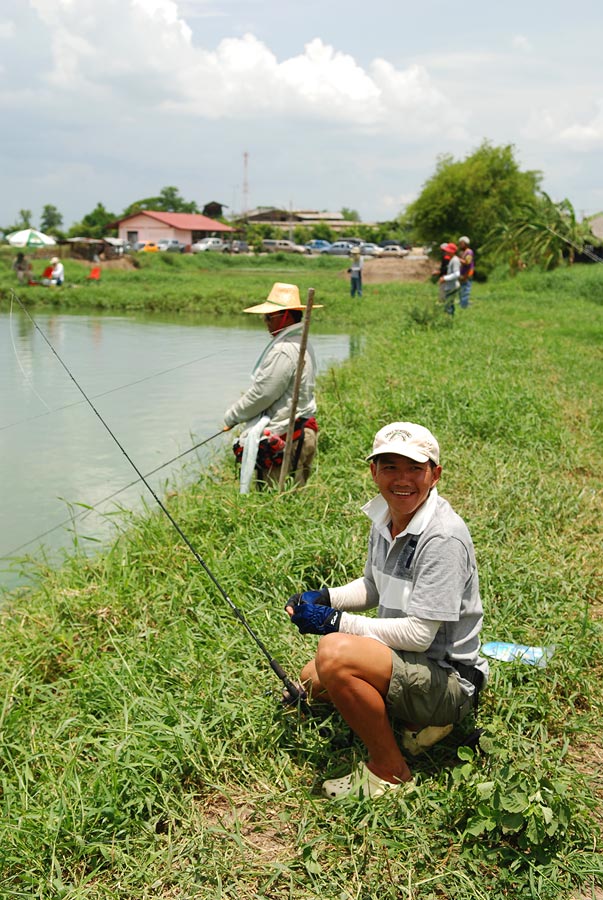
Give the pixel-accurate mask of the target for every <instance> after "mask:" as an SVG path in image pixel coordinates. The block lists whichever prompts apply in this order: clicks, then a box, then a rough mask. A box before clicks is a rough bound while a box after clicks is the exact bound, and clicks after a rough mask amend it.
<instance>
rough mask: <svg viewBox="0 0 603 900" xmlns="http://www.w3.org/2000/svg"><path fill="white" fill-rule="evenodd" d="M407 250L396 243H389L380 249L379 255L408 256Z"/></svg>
mask: <svg viewBox="0 0 603 900" xmlns="http://www.w3.org/2000/svg"><path fill="white" fill-rule="evenodd" d="M408 252H409V251H408V250H405V249H404V247H400V246H399V245H398V244H390V245H389V246H388V247H383V248H382V250H381V257H382V258H383V257H385V256H408Z"/></svg>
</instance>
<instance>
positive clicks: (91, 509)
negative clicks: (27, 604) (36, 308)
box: [0, 401, 224, 559]
mask: <svg viewBox="0 0 603 900" xmlns="http://www.w3.org/2000/svg"><path fill="white" fill-rule="evenodd" d="M82 402H83V401H82ZM221 434H224V428H221V429H220V430H219V431H216V433H215V434H212V435H210V436H209V437H208V438H205V439H204V440H202V441H199V443H198V444H193V446H192V447H189V448H188V450H183V451H182V453H179V454H178V456H173V457H172V458H171V459H168V460H167V462H164V463H161V465H160V466H157V467H156V468H155V469H151V471H150V472H147V473H146V474H145V478H150V477H151V475H155V473H156V472H160V471H161V469H165V467H166V466H169V465H170V464H171V463H173V462H177V460H179V459H182V457H183V456H186V455H187V453H192V452H193V450H197V449H198V448H199V447H202V446H203V445H204V444H208V443H209V441H213V440H214V438H217V437H218V436H219V435H221ZM139 481H140V478H135V479H134V481H130V483H129V484H126V485H124V486H123V487H121V488H118V490H116V491H113V493H112V494H109V495H108V496H107V497H103V499H102V500H99V501H98V503H95V504H94V505H92V506H90V505H88V504H74V505H83V506H85V507H86V508H85V509H83V510H82V511H81V512H80V513H78V514H77V515H75V516H69V518H68V519H64V520H63V521H62V522H59V523H58V524H57V525H53V526H52V528H49V529H48V530H47V531H43V532H42V533H41V534H38V535H36V536H35V537H33V538H31V540H29V541H25V543H24V544H19V546H18V547H15V548H14V549H13V550H10V551H9V552H8V553H5V554H3V555H2V556H0V559H9V558H10V557H11V556H15V555H16V554H17V553H19V551H21V550H23V549H24V548H25V547H29V545H30V544H34V543H35V542H36V541H39V540H40V539H41V538H44V537H47V536H48V535H49V534H52V532H53V531H57V530H58V529H59V528H63V527H64V526H65V525H69V524H70V523H73V522H76V521H77V520H78V519H83V518H85V517H86V516H89V515H90V513H92V512H94V511H95V510H97V509H98V507H99V506H102V505H103V503H108V502H109V500H113V498H114V497H117V495H118V494H122V493H123V492H124V491H127V490H128V488H131V487H134V485H135V484H138V482H139Z"/></svg>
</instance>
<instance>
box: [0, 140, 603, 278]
mask: <svg viewBox="0 0 603 900" xmlns="http://www.w3.org/2000/svg"><path fill="white" fill-rule="evenodd" d="M542 177H543V176H542V173H541V172H539V171H533V170H532V171H530V170H528V171H522V170H521V169H520V167H519V164H518V162H517V160H516V158H515V150H514V147H513V146H512V145H510V144H509V145H505V146H499V147H497V146H493V145H492V144H491V143H490V142H489V141H483V143H482V144H481V145H480V146H479V147H478V148H477V149H476V150H474V151H473V152H472V153H470V154H469V155H468V156H466V157H465V158H464V159H461V160H455V159H454V158H453V157H452V156H450V155H444V156H441V157H439V158H438V160H437V163H436V169H435V172H434V173H433V175H432V176H431V177H430V178H429V179H428V180H427V181H426V182H425V183H424V184H423V186H422V188H421V190H420V192H419V195H418V197H417V199H416V200H415V201H414V202H413V203H411V204H410V205H409V206H408V207H407V208H406V209H405V210H403V211H402V212H401V213H400V214H399V215H398V216H397V217H395V218H394V219H392V220H390V221H387V222H380V223H377V224H375V225H368V224H365V223H362V222H361V221H360V217H359V216H358V213H357V212H356V211H355V210H353V209H349V208H344V209H343V210H342V212H343V213H344V216H345V218H346V219H347V220H348V221H353V222H354V224H353V225H351V226H350V227H349V228H348V229H347V231H346V233H347V234H349V235H350V236H355V237H359V238H362V239H363V240H365V241H375V242H377V243H379V242H380V241H383V240H386V239H392V240H398V241H400V242H402V243H413V244H427V245H430V246H434V247H436V248H437V247H439V245H440V243H442V242H443V241H456V240H457V239H458V236H459V235H460V234H468V235H470V237H471V245H472V247H473V248H474V249H475V250H476V252H477V253H478V258H479V266H478V273H479V274H481V275H482V276H483V277H486V276H487V275H488V273H489V272H490V271H491V270H492V268H493V267H494V266H495V265H497V264H498V263H499V262H505V263H506V264H508V265H509V266H510V268H511V270H512V271H514V272H516V271H518V270H520V269H522V268H527V267H530V266H535V265H536V266H540V267H542V268H544V269H551V268H555V267H556V266H558V265H561V264H563V263H568V264H571V263H572V262H573V261H574V259H575V258H576V256H577V255H581V254H584V253H587V254H588V253H589V248H590V251H593V250H595V251H596V250H597V248H599V247H600V246H601V242H600V241H598V240H597V238H595V236H594V235H593V234H592V232H591V230H590V227H589V224H588V222H587V221H584V222H578V220H577V217H576V213H575V210H574V208H573V206H572V204H571V203H570V201H569V200H568V199H563V200H561V201H560V202H554V201H553V200H552V199H551V198H550V197H549V196H548V194H546V193H545V192H544V191H543V190H542V188H541V183H542ZM145 209H152V210H158V211H162V212H186V213H199V212H200V211H201V210H200V209H199V207H198V205H197V203H196V202H195V201H194V200H193V201H188V200H185V199H184V198H183V197H182V196H181V194H180V191H179V190H178V188H177V187H175V186H172V185H171V186H167V187H164V188H162V189H161V191H160V192H159V194H158V195H157V196H155V197H145V198H142V199H140V200H136V201H134V202H133V203H131V204H130V205H129V206H127V207H126V208H125V209H124V210H123V212H122V213H120V214H115V213H114V212H110V211H109V210H107V209H106V208H105V206H104V204H102V203H100V202H99V203H97V205H96V207H95V208H94V209H93V210H92V211H91V212H90V213H88V214H87V215H85V216H84V217H83V218H82V219H81V221H79V222H76V223H74V224H73V225H72V226H71V227H70V228H69V229H68V230H67V231H64V230H63V217H62V215H61V213H60V212H59V210H58V209H57V207H56V206H54V205H52V204H46V205H45V206H44V208H43V210H42V216H41V219H40V229H41V230H42V231H44V232H46V233H48V234H52V235H54V236H55V237H57V238H59V239H60V238H68V237H89V238H102V237H105V236H109V235H114V234H115V233H116V230H115V222H116V221H117V220H118V219H122V218H125V217H126V216H128V215H132V214H133V213H136V212H139V211H141V210H145ZM223 221H225V222H227V223H228V224H234V225H236V226H237V229H238V230H239V232H240V233H242V236H243V237H244V238H245V239H246V240H247V241H248V242H249V243H250V244H251V245H254V244H258V245H259V244H260V243H261V241H262V240H263V239H264V238H271V237H276V236H277V229H275V228H274V226H271V225H269V224H267V223H250V224H248V223H246V222H245V221H244V220H236V219H234V220H229V219H226V218H225V219H223ZM31 226H32V213H31V211H30V210H21V211H20V221H18V222H17V223H16V224H15V225H13V226H11V227H10V228H6V229H4V230H5V232H6V233H8V232H10V231H16V230H18V229H20V228H27V227H31ZM280 233H281V232H280V231H278V234H280ZM291 237H292V238H293V240H295V241H296V242H297V243H305V242H306V241H308V240H310V239H312V238H322V239H324V240H328V241H333V240H335V239H336V238H337V237H338V235H336V234H335V232H333V230H332V229H331V228H330V227H329V226H328V225H327V224H325V223H320V224H316V225H313V226H302V225H297V226H294V227H293V228H292V233H291ZM590 255H591V256H592V255H593V254H592V252H590ZM600 255H601V256H602V257H603V249H602V250H601V251H600Z"/></svg>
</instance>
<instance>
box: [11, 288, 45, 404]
mask: <svg viewBox="0 0 603 900" xmlns="http://www.w3.org/2000/svg"><path fill="white" fill-rule="evenodd" d="M14 296H15V297H16V296H17V295H16V294H15V295H14ZM8 321H9V329H8V330H9V332H10V339H11V343H12V345H13V351H14V354H15V357H16V359H17V363H18V365H19V368H20V369H21V373H22V375H23V378H24V379H25V381H26V382H27V383H28V384H29V386H30V388H31V389H32V391H33V392H34V394H35V395H36V397H37V398H38V400H39V401H40V403H41V404H42V406H45V407H46V409H47V410H48V412H51V409H50V407H49V405H48V403H47V402H46V400H44V398H43V397H41V396H40V395H39V394H38V392H37V391H36V389H35V387H34V384H33V381H32V380H31V378H30V377H29V375H28V374H27V372H26V371H25V369H24V368H23V366H22V365H21V360H20V359H19V354H18V353H17V347H16V345H15V336H14V335H13V292H11V298H10V316H9V319H8ZM41 415H43V416H46V415H48V413H41Z"/></svg>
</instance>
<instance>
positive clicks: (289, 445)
mask: <svg viewBox="0 0 603 900" xmlns="http://www.w3.org/2000/svg"><path fill="white" fill-rule="evenodd" d="M313 303H314V288H308V299H307V301H306V313H305V316H304V327H303V329H302V336H301V342H300V345H299V360H298V361H297V371H296V372H295V381H294V383H293V397H292V398H291V413H290V414H289V426H288V428H287V437H286V438H285V451H284V453H283V465H282V466H281V474H280V476H279V480H278V489H279V491H284V489H285V481H286V480H287V475H288V474H289V466H290V465H291V453H292V450H293V430H294V428H295V420H296V418H297V401H298V399H299V387H300V384H301V378H302V372H303V370H304V363H305V361H306V347H307V346H308V331H309V330H310V316H311V315H312V304H313Z"/></svg>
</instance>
